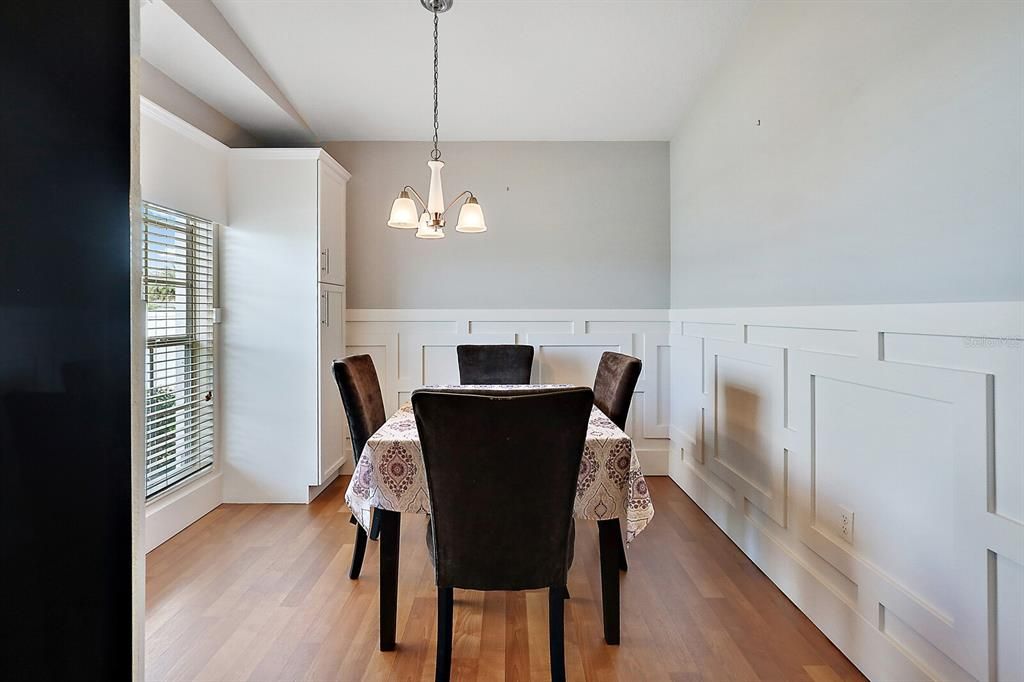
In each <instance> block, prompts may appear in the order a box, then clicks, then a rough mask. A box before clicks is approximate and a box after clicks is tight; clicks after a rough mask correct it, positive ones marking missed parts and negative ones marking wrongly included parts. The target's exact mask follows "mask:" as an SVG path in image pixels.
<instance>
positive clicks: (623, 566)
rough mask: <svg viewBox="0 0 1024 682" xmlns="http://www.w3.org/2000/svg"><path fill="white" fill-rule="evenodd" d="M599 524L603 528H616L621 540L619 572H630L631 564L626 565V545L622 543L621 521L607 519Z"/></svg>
mask: <svg viewBox="0 0 1024 682" xmlns="http://www.w3.org/2000/svg"><path fill="white" fill-rule="evenodd" d="M597 523H598V525H601V526H608V527H612V526H614V527H615V534H616V535H617V536H618V538H619V542H618V544H619V556H618V561H619V570H620V571H628V570H629V564H627V563H626V545H625V544H623V542H622V526H621V525H619V520H618V519H605V520H604V521H598V522H597ZM609 532H611V531H609Z"/></svg>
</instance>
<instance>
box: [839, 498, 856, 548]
mask: <svg viewBox="0 0 1024 682" xmlns="http://www.w3.org/2000/svg"><path fill="white" fill-rule="evenodd" d="M839 535H840V537H842V538H843V539H844V540H846V541H847V542H849V543H850V544H853V510H851V509H847V508H846V507H840V508H839Z"/></svg>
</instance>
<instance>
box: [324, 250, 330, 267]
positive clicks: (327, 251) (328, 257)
mask: <svg viewBox="0 0 1024 682" xmlns="http://www.w3.org/2000/svg"><path fill="white" fill-rule="evenodd" d="M324 253H325V254H327V266H326V267H325V269H324V272H326V273H330V272H331V247H329V246H328V247H327V248H326V249H324Z"/></svg>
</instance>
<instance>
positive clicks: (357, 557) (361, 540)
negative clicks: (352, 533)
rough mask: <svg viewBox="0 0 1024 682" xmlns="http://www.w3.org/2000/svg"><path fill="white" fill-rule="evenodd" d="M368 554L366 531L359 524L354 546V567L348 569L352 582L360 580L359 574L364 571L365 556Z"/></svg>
mask: <svg viewBox="0 0 1024 682" xmlns="http://www.w3.org/2000/svg"><path fill="white" fill-rule="evenodd" d="M365 554H366V531H365V530H363V527H362V526H360V525H359V524H358V523H357V524H356V542H355V544H354V545H353V546H352V565H351V566H350V567H349V569H348V577H349V578H350V579H352V580H358V579H359V572H360V571H361V570H363V556H364V555H365Z"/></svg>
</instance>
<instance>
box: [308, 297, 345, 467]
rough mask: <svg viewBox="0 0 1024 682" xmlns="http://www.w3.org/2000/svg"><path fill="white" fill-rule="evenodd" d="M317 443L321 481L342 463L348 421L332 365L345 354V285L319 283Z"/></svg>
mask: <svg viewBox="0 0 1024 682" xmlns="http://www.w3.org/2000/svg"><path fill="white" fill-rule="evenodd" d="M319 345H320V349H319V350H320V398H319V403H320V416H319V425H320V429H319V430H320V437H319V442H320V446H319V448H318V457H317V480H316V483H315V485H321V484H322V483H323V482H324V481H325V480H327V478H328V477H329V476H330V475H331V474H332V473H333V472H334V471H336V470H337V469H338V468H339V467H340V466H341V465H342V463H343V461H344V457H345V431H346V429H347V428H348V426H347V424H348V422H347V421H346V420H345V410H344V408H343V407H342V403H341V394H340V393H339V392H338V385H337V383H336V382H335V381H334V374H333V373H332V371H331V365H332V364H333V363H334V361H335V360H339V359H341V358H343V357H345V287H339V286H335V285H331V284H321V285H320V343H319Z"/></svg>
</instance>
